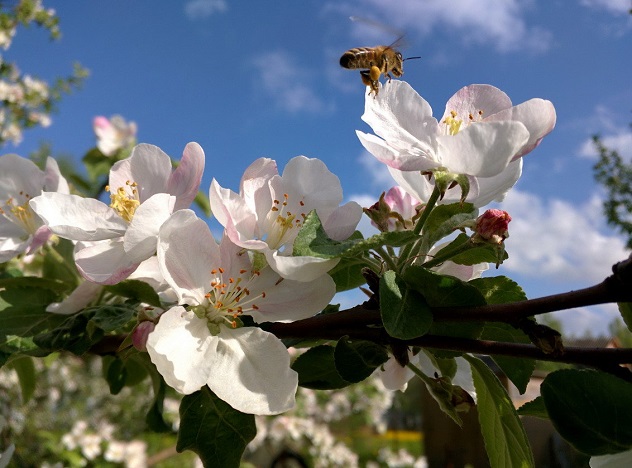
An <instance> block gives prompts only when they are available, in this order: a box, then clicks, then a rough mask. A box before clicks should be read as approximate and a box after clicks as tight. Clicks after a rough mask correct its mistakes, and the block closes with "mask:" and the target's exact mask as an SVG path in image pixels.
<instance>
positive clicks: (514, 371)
mask: <svg viewBox="0 0 632 468" xmlns="http://www.w3.org/2000/svg"><path fill="white" fill-rule="evenodd" d="M481 339H483V340H491V341H501V342H505V343H525V344H526V343H531V340H530V339H529V337H528V336H527V335H526V334H525V333H524V332H522V331H520V330H516V329H515V328H514V327H512V326H511V325H507V324H506V323H501V322H487V323H486V324H485V327H484V328H483V333H482V334H481ZM492 359H493V360H494V361H495V362H496V364H498V366H499V367H500V368H501V369H502V371H503V372H504V373H505V375H506V376H507V377H508V378H509V380H511V381H512V382H513V384H514V385H515V386H516V388H518V390H519V391H520V393H521V394H522V393H524V392H526V391H527V384H528V383H529V380H530V379H531V374H533V370H534V369H535V360H533V359H524V358H512V357H507V356H492Z"/></svg>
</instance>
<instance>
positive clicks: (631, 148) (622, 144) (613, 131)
mask: <svg viewBox="0 0 632 468" xmlns="http://www.w3.org/2000/svg"><path fill="white" fill-rule="evenodd" d="M590 120H591V123H590V128H591V129H593V130H592V132H593V133H597V134H599V136H600V138H601V142H602V143H603V144H604V145H605V146H606V148H608V149H611V150H615V151H617V152H618V153H619V155H620V156H621V157H622V158H623V159H624V160H625V161H628V162H632V129H631V128H630V126H629V125H628V124H627V123H626V121H625V118H618V117H617V115H616V112H613V111H612V110H610V109H608V108H606V107H603V106H599V107H597V108H596V109H595V112H594V115H593V116H592V117H591V119H590ZM622 122H623V123H622ZM578 154H579V156H581V157H585V158H590V159H595V158H597V151H596V149H595V145H594V143H593V140H592V138H591V137H587V138H586V139H585V140H584V141H583V142H582V143H581V145H580V147H579V149H578Z"/></svg>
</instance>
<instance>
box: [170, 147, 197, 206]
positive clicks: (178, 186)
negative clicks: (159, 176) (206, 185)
mask: <svg viewBox="0 0 632 468" xmlns="http://www.w3.org/2000/svg"><path fill="white" fill-rule="evenodd" d="M204 162H205V157H204V150H203V149H202V147H201V146H200V145H198V144H197V143H189V144H188V145H186V147H185V148H184V152H183V153H182V159H181V160H180V164H179V165H178V167H177V168H176V169H175V170H174V171H173V173H172V174H171V176H170V177H169V182H168V183H167V190H166V191H167V192H168V193H170V194H171V195H175V196H176V197H177V199H178V200H177V202H176V206H175V209H176V210H181V209H183V208H188V207H189V205H191V203H193V200H194V199H195V196H196V195H197V193H198V190H199V188H200V182H201V181H202V174H203V173H204Z"/></svg>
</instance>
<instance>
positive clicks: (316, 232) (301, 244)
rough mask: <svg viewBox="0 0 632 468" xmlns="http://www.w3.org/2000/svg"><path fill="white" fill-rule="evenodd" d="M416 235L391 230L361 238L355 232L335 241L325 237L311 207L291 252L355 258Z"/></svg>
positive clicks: (405, 241)
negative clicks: (339, 240) (340, 240)
mask: <svg viewBox="0 0 632 468" xmlns="http://www.w3.org/2000/svg"><path fill="white" fill-rule="evenodd" d="M416 237H417V236H415V234H414V233H412V232H411V231H392V232H384V233H380V234H376V235H375V236H371V237H369V238H368V239H364V238H363V236H362V234H361V233H360V232H359V231H356V232H355V233H354V234H353V235H351V236H350V237H349V239H347V240H344V241H342V242H338V241H335V240H333V239H330V238H329V236H328V235H327V233H326V232H325V230H324V229H323V226H322V224H321V222H320V219H319V218H318V215H317V214H316V211H315V210H312V211H311V212H310V213H309V214H308V215H307V217H306V218H305V221H304V222H303V227H301V230H300V231H299V233H298V235H297V236H296V239H295V240H294V249H293V251H292V255H294V256H301V255H306V256H312V257H320V258H336V257H341V256H346V257H358V256H361V255H363V254H364V253H365V252H368V251H369V250H371V249H375V248H378V247H382V246H384V245H391V246H394V247H398V246H401V245H404V244H405V243H407V242H410V241H412V240H413V239H415V238H416Z"/></svg>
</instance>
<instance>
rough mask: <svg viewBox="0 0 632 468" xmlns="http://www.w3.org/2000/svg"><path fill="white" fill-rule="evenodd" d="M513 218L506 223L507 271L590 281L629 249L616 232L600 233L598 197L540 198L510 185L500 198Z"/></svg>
mask: <svg viewBox="0 0 632 468" xmlns="http://www.w3.org/2000/svg"><path fill="white" fill-rule="evenodd" d="M502 208H503V209H504V210H507V211H508V212H509V213H510V214H511V216H512V218H513V220H512V222H511V224H510V225H509V233H510V237H509V239H508V240H507V248H508V251H509V254H510V257H509V260H508V261H506V262H505V263H503V267H505V268H506V269H507V270H509V271H512V272H516V273H519V274H521V275H523V276H525V277H531V278H537V279H538V280H539V281H546V282H547V283H549V284H551V283H557V284H560V285H564V284H565V283H566V284H570V283H573V282H579V283H583V284H585V285H587V286H588V285H590V284H591V283H595V282H599V281H602V280H603V279H604V278H605V277H606V276H608V275H609V274H610V273H611V268H612V265H613V264H615V263H617V262H619V261H621V260H624V259H625V258H626V257H627V256H628V254H629V252H628V251H626V249H625V242H624V241H623V239H622V238H621V237H620V236H617V235H615V234H612V233H605V232H607V231H606V228H605V222H604V221H603V216H602V213H601V200H600V199H599V198H598V197H597V196H593V197H592V198H591V199H590V200H588V201H587V202H586V203H583V204H577V203H569V202H567V201H564V200H560V199H555V198H551V199H544V198H541V197H539V196H537V195H535V194H532V193H528V192H522V191H518V190H512V191H510V192H509V193H508V194H507V198H505V200H504V201H503V203H502Z"/></svg>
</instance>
